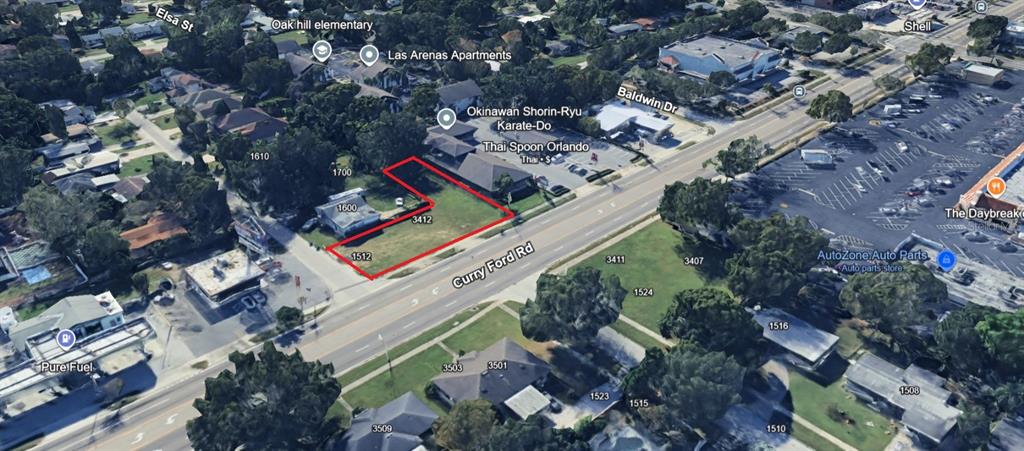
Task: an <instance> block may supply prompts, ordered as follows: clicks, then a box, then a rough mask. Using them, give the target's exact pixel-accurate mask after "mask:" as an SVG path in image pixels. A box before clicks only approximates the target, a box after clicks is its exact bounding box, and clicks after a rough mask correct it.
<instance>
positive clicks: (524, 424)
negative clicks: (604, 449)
mask: <svg viewBox="0 0 1024 451" xmlns="http://www.w3.org/2000/svg"><path fill="white" fill-rule="evenodd" d="M479 449H480V450H481V451H587V450H589V449H590V445H589V444H587V441H586V440H585V439H584V438H581V437H579V436H577V434H576V433H575V432H574V431H573V430H572V429H568V428H552V427H549V426H548V425H547V424H546V423H545V420H544V418H543V417H541V416H539V415H531V416H530V417H529V418H527V419H525V420H522V421H517V420H511V421H506V422H505V423H504V424H502V425H500V426H497V427H495V428H494V429H493V430H492V431H491V433H490V435H489V436H488V437H487V441H486V443H484V444H483V445H482V446H481V447H480V448H479Z"/></svg>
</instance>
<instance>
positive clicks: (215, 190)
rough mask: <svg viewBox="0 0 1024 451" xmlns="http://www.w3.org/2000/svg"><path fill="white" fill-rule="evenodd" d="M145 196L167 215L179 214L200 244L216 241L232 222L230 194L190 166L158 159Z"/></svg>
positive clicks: (190, 235)
mask: <svg viewBox="0 0 1024 451" xmlns="http://www.w3.org/2000/svg"><path fill="white" fill-rule="evenodd" d="M148 177H149V180H150V184H149V185H148V186H147V187H146V192H145V194H144V196H145V197H146V198H147V199H149V200H153V201H155V202H157V204H158V206H159V208H160V209H161V210H163V211H165V212H169V213H174V214H176V215H177V216H178V217H179V218H180V219H181V220H182V222H183V223H184V225H185V228H186V229H188V232H189V237H190V238H191V239H192V240H194V241H196V242H200V243H201V242H205V241H207V240H209V239H211V238H213V237H214V236H215V235H216V234H217V233H218V232H220V231H222V230H223V229H224V228H225V227H227V226H228V224H229V223H230V222H231V211H230V209H229V208H228V204H227V192H226V191H223V190H221V189H220V188H219V187H218V186H217V181H216V180H213V179H211V178H209V177H207V176H204V175H203V174H199V173H197V172H196V171H193V170H192V169H191V167H190V166H189V165H186V164H182V163H180V162H177V161H171V160H169V159H154V160H153V169H152V170H151V171H150V173H149V175H148Z"/></svg>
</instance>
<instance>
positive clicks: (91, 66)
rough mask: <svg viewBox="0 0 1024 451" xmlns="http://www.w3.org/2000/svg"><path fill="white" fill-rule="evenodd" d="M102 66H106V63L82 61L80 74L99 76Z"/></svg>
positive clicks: (101, 61)
mask: <svg viewBox="0 0 1024 451" xmlns="http://www.w3.org/2000/svg"><path fill="white" fill-rule="evenodd" d="M103 66H106V61H103V60H85V61H82V72H84V73H87V74H91V75H99V74H100V72H103Z"/></svg>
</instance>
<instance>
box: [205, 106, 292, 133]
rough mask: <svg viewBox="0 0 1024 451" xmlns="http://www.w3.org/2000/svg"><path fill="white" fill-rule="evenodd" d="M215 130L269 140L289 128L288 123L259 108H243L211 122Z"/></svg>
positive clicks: (216, 131)
mask: <svg viewBox="0 0 1024 451" xmlns="http://www.w3.org/2000/svg"><path fill="white" fill-rule="evenodd" d="M211 126H212V128H213V131H214V132H215V133H217V134H220V135H223V134H225V133H238V134H241V135H242V136H245V137H247V138H249V139H250V140H252V141H259V140H269V139H272V138H274V137H275V136H277V135H278V134H280V133H284V132H285V130H287V129H288V123H287V122H285V121H283V120H281V119H278V118H276V117H273V116H271V115H269V114H267V113H266V112H264V111H263V110H261V109H259V108H242V109H240V110H236V111H232V112H230V113H228V114H225V115H223V116H221V117H220V118H219V119H217V120H215V121H213V122H211Z"/></svg>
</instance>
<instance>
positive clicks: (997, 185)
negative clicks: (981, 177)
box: [988, 177, 1006, 198]
mask: <svg viewBox="0 0 1024 451" xmlns="http://www.w3.org/2000/svg"><path fill="white" fill-rule="evenodd" d="M1005 192H1006V181H1005V180H1003V179H1002V178H1000V177H992V180H989V181H988V193H989V194H991V195H992V196H993V197H995V198H999V196H1002V195H1003V193H1005Z"/></svg>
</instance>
